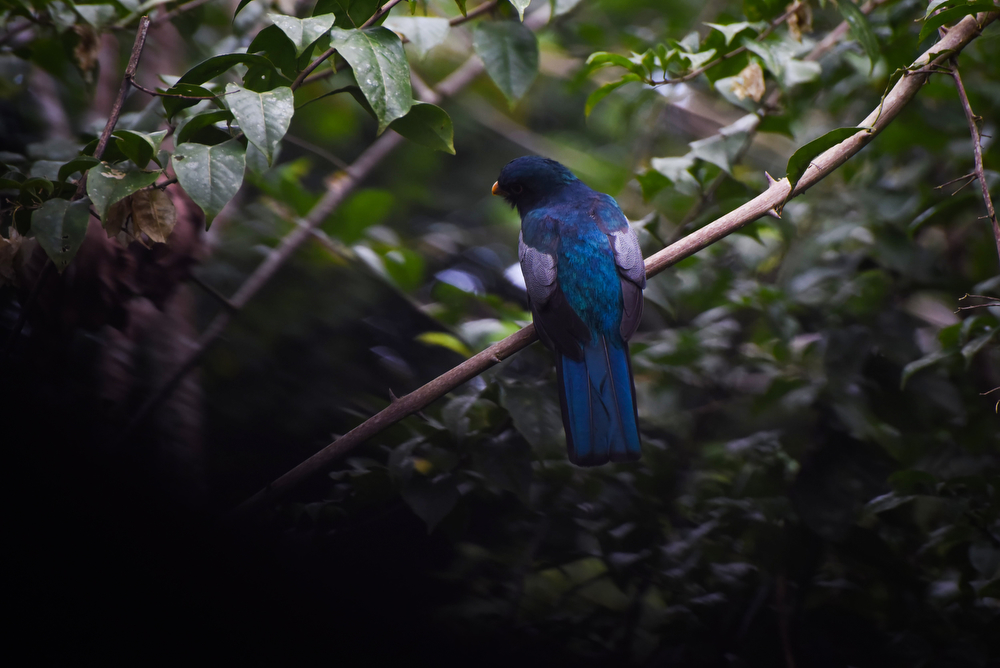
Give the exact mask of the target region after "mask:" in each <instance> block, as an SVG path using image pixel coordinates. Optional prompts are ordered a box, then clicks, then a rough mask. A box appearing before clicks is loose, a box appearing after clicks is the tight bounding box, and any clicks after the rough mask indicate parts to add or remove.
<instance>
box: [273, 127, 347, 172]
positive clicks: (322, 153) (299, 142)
mask: <svg viewBox="0 0 1000 668" xmlns="http://www.w3.org/2000/svg"><path fill="white" fill-rule="evenodd" d="M284 141H287V142H288V143H289V144H295V145H296V146H299V147H301V148H304V149H306V150H307V151H312V152H313V153H315V154H316V155H318V156H319V157H321V158H323V159H324V160H326V161H327V162H329V163H331V164H332V165H334V166H335V167H337V168H338V169H350V168H351V166H350V165H348V164H347V163H346V162H344V161H343V160H341V159H340V158H338V157H337V156H335V155H334V154H333V153H330V152H329V151H327V150H326V149H325V148H322V147H320V146H316V144H313V143H310V142H307V141H306V140H305V139H299V138H298V137H296V136H294V135H291V134H286V135H285V136H284Z"/></svg>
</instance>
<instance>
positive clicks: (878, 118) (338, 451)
mask: <svg viewBox="0 0 1000 668" xmlns="http://www.w3.org/2000/svg"><path fill="white" fill-rule="evenodd" d="M997 16H998V14H997V13H996V12H991V13H983V14H979V15H978V16H967V17H965V18H964V19H963V20H962V21H960V22H959V23H958V24H957V25H955V26H954V27H953V28H952V29H951V30H949V31H948V34H947V35H945V36H944V37H943V38H942V39H941V40H939V41H938V42H937V43H936V44H935V45H934V46H933V47H931V48H930V49H929V50H928V51H926V52H925V53H924V54H923V55H921V56H920V57H919V58H918V59H917V60H916V61H915V62H914V64H913V65H912V66H911V69H921V68H924V67H926V66H927V65H932V64H934V65H936V64H939V63H940V62H942V61H943V60H944V59H945V58H947V57H949V56H951V55H954V54H957V53H958V52H960V51H961V50H962V49H963V48H965V46H966V45H968V44H969V42H971V41H972V40H973V39H975V38H976V37H977V36H978V35H979V34H980V32H981V31H982V29H983V28H984V27H985V26H986V25H988V24H989V23H992V22H993V21H995V20H996V18H997ZM932 56H933V57H932ZM456 74H457V73H456ZM928 76H929V74H928V73H926V72H907V73H905V74H904V75H903V77H902V78H901V79H900V80H899V81H898V82H897V83H896V85H895V86H894V87H893V88H892V90H891V91H890V92H889V94H888V95H887V96H886V97H885V98H884V100H883V101H882V103H881V104H880V105H879V107H878V108H876V109H875V110H874V111H872V112H871V113H870V114H869V115H868V117H867V118H866V119H864V120H863V121H862V122H861V123H860V124H859V125H858V127H859V128H862V127H866V128H867V127H870V128H872V130H871V131H870V132H868V131H864V130H860V129H859V131H858V134H856V135H854V136H853V137H851V138H849V139H847V140H845V141H843V142H841V143H840V144H838V145H837V146H834V147H833V148H831V149H829V150H828V151H826V152H824V153H823V154H821V155H820V156H818V157H817V158H815V159H814V160H813V161H812V163H811V164H810V166H809V168H808V169H807V170H806V172H805V174H803V176H802V177H801V178H800V179H799V181H798V183H797V184H796V187H795V189H794V191H791V188H790V187H789V183H788V180H787V179H781V180H779V181H774V182H773V183H772V184H771V185H770V187H769V188H768V189H767V190H766V191H764V192H763V193H761V194H760V195H758V196H757V197H755V198H754V199H752V200H751V201H749V202H747V203H746V204H744V205H743V206H741V207H739V208H738V209H736V210H734V211H732V212H730V213H728V214H726V215H725V216H723V217H721V218H719V219H718V220H716V221H714V222H713V223H711V224H709V225H706V226H705V227H703V228H701V229H699V230H698V231H696V232H694V233H692V234H690V235H688V236H687V237H685V238H683V239H681V240H680V241H678V242H676V243H674V244H672V245H670V246H668V247H667V248H664V249H663V250H661V251H659V252H658V253H655V254H654V255H652V256H650V257H649V258H647V259H646V274H647V276H655V275H656V274H658V273H660V272H661V271H663V270H664V269H666V268H667V267H669V266H671V265H673V264H675V263H677V262H679V261H680V260H682V259H684V258H686V257H688V256H690V255H693V254H694V253H696V252H698V251H700V250H702V249H703V248H706V247H707V246H709V245H711V244H713V243H715V242H716V241H718V240H720V239H722V238H723V237H725V236H727V235H729V234H731V233H733V232H735V231H736V230H738V229H740V228H741V227H743V226H744V225H747V224H748V223H751V222H753V221H755V220H757V219H758V218H760V217H761V216H764V215H766V214H767V212H768V211H770V210H772V209H774V208H775V207H777V206H780V205H782V204H783V203H784V202H785V201H786V200H787V199H789V198H790V197H794V196H796V195H799V194H801V193H803V192H805V191H806V190H808V189H809V188H810V187H812V186H813V185H815V184H816V183H818V182H819V181H821V180H822V179H823V178H825V177H826V176H827V175H829V174H830V173H831V172H833V171H834V170H835V169H836V168H837V167H839V166H840V165H842V164H843V163H844V162H846V161H847V160H848V159H849V158H850V157H851V156H853V155H854V154H856V153H858V152H859V151H860V150H861V149H862V148H864V147H865V145H867V144H868V142H870V141H871V140H872V139H873V138H874V137H875V136H876V135H877V134H878V133H879V132H881V131H882V130H883V129H885V128H886V127H887V126H888V125H889V124H890V123H892V121H893V120H894V119H895V118H896V117H897V116H898V115H899V113H900V112H901V111H902V109H903V107H905V106H906V104H907V103H909V101H910V100H912V99H913V97H914V96H915V95H916V94H917V92H918V91H919V90H920V88H921V87H922V86H923V84H924V83H925V82H926V80H927V77H928ZM790 191H791V192H790ZM536 338H537V336H536V334H535V328H534V326H533V325H528V326H527V327H524V328H523V329H521V330H519V331H517V332H515V333H514V334H512V335H511V336H508V337H507V338H506V339H504V340H502V341H500V342H498V343H495V344H493V345H492V346H490V347H489V348H487V349H486V350H484V351H482V352H481V353H479V354H477V355H475V356H473V357H471V358H469V359H468V360H466V361H465V362H463V363H461V364H459V365H458V366H456V367H455V368H453V369H452V370H450V371H448V372H446V373H444V374H442V375H441V376H438V377H437V378H435V379H434V380H432V381H430V382H429V383H427V384H426V385H424V386H423V387H420V388H419V389H417V390H414V391H413V392H411V393H410V394H407V395H406V396H404V397H401V398H398V399H395V400H393V402H392V403H391V404H389V406H388V407H386V408H385V409H383V410H382V411H380V412H379V413H376V414H375V415H374V416H372V417H371V418H369V419H368V420H366V421H365V422H363V423H361V424H360V425H358V426H357V427H355V428H354V429H352V430H351V431H349V432H348V433H346V434H344V435H343V436H341V437H340V438H338V439H337V440H335V441H333V442H332V443H330V444H329V445H327V446H326V447H325V448H323V449H322V450H320V451H319V452H317V453H316V454H314V455H313V456H312V457H310V458H309V459H306V460H305V461H303V462H302V463H300V464H299V465H298V466H296V467H295V468H293V469H292V470H290V471H288V472H287V473H285V474H284V475H282V476H281V477H280V478H278V479H276V480H275V481H273V482H272V483H271V484H269V485H268V486H267V487H265V488H264V489H262V490H260V491H259V492H257V493H256V494H254V495H253V496H251V497H250V498H248V499H247V500H246V501H244V502H243V503H242V504H240V506H238V507H237V508H236V509H235V511H234V515H235V517H237V518H239V517H246V516H248V515H251V514H252V513H255V512H257V511H259V510H261V509H263V508H264V507H265V506H267V505H268V504H270V503H272V502H274V501H276V500H278V499H280V498H281V497H283V496H284V495H285V494H287V493H288V492H289V491H291V490H292V489H294V488H295V487H296V486H298V485H299V484H301V483H302V482H304V481H305V480H307V479H309V478H310V477H312V476H313V475H314V474H316V473H318V472H320V471H322V470H324V469H326V468H327V467H328V466H329V465H330V464H332V463H333V462H334V461H336V460H337V459H339V458H340V457H341V456H342V455H343V454H345V453H347V452H349V451H350V450H353V449H354V448H356V447H358V446H359V445H361V444H362V443H364V442H365V441H367V440H368V439H369V438H371V437H372V436H374V435H375V434H377V433H379V432H380V431H382V430H383V429H385V428H386V427H389V426H390V425H392V424H394V423H396V422H398V421H399V420H402V419H403V418H405V417H406V416H408V415H411V414H413V413H415V412H417V411H420V410H422V409H423V408H425V407H427V406H428V405H430V404H431V403H432V402H433V401H435V400H436V399H438V398H440V397H442V396H444V395H445V394H446V393H447V392H449V391H450V390H452V389H454V388H456V387H458V386H459V385H461V384H462V383H464V382H466V381H468V380H470V379H471V378H473V377H475V376H477V375H479V374H480V373H482V372H483V371H485V370H486V369H489V368H490V367H492V366H493V365H495V364H497V363H499V362H501V361H503V360H504V359H506V358H508V357H510V356H511V355H513V354H514V353H516V352H518V351H519V350H521V349H523V348H526V347H527V346H528V345H530V344H531V343H533V342H534V341H535V340H536Z"/></svg>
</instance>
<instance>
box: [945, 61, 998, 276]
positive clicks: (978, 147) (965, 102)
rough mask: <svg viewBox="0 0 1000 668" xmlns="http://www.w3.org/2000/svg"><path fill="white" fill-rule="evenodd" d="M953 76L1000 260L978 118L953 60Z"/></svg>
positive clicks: (994, 211)
mask: <svg viewBox="0 0 1000 668" xmlns="http://www.w3.org/2000/svg"><path fill="white" fill-rule="evenodd" d="M951 76H952V78H953V79H954V80H955V86H956V87H957V88H958V97H959V99H960V100H961V101H962V109H963V110H964V111H965V118H966V119H967V120H968V121H969V132H970V133H971V134H972V153H973V156H975V161H976V178H977V179H979V187H980V189H981V190H982V191H983V202H984V203H985V204H986V215H988V216H989V219H990V225H992V227H993V238H994V239H996V242H997V257H998V258H1000V225H998V224H997V212H996V209H994V208H993V198H992V197H990V186H989V184H988V183H987V182H986V170H984V169H983V140H982V136H981V135H980V134H979V125H977V123H976V120H977V118H978V117H977V116H976V115H975V114H974V113H972V105H971V104H969V96H968V95H967V94H966V92H965V86H964V85H963V84H962V75H961V74H959V73H958V59H957V58H952V59H951Z"/></svg>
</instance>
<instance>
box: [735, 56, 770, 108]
mask: <svg viewBox="0 0 1000 668" xmlns="http://www.w3.org/2000/svg"><path fill="white" fill-rule="evenodd" d="M732 90H733V95H735V96H736V97H738V98H739V99H741V100H745V99H747V98H748V97H749V98H750V99H752V100H753V101H754V102H760V99H761V98H762V97H764V90H765V85H764V70H763V68H761V66H760V63H758V62H757V61H756V60H754V61H751V62H750V64H749V65H747V66H746V67H744V68H743V69H742V70H740V73H739V74H737V75H736V77H735V78H734V79H733V86H732Z"/></svg>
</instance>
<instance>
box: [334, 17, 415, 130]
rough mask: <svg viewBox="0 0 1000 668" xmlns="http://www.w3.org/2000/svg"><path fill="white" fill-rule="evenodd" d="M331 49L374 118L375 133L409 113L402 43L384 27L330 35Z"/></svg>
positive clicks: (406, 65)
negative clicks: (348, 68)
mask: <svg viewBox="0 0 1000 668" xmlns="http://www.w3.org/2000/svg"><path fill="white" fill-rule="evenodd" d="M330 39H331V46H334V47H336V49H337V51H338V52H339V53H340V55H341V56H343V58H344V60H346V61H347V62H348V63H349V64H350V66H351V69H352V70H354V78H355V80H357V82H358V86H359V87H360V88H361V92H362V93H363V94H364V96H365V99H367V100H368V103H369V104H370V105H371V108H372V111H374V112H375V117H376V118H377V119H378V134H382V132H383V131H384V130H385V129H386V128H387V127H389V124H390V123H392V122H393V121H394V120H396V119H397V118H402V117H403V116H405V115H406V114H407V112H409V111H410V107H411V106H412V104H413V92H412V90H411V89H410V64H409V62H407V60H406V54H405V53H404V52H403V42H402V41H400V39H399V36H398V35H396V33H394V32H392V31H391V30H389V29H388V28H381V27H379V28H366V29H364V30H340V29H338V28H334V29H333V30H332V31H331V32H330Z"/></svg>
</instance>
